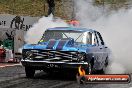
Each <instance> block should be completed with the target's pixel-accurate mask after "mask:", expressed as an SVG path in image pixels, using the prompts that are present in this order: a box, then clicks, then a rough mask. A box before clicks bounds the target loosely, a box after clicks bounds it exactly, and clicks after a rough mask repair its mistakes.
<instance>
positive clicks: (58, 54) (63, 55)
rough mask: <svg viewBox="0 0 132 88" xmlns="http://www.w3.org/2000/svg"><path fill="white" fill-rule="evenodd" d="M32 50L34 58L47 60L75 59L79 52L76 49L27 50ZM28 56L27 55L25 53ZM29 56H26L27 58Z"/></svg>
mask: <svg viewBox="0 0 132 88" xmlns="http://www.w3.org/2000/svg"><path fill="white" fill-rule="evenodd" d="M29 51H31V52H32V57H31V58H30V59H32V60H35V61H36V60H38V61H39V60H45V61H53V62H54V61H64V62H69V61H74V60H73V58H77V52H75V51H53V50H26V51H24V52H23V54H26V52H29ZM23 56H26V55H23ZM27 57H28V56H26V57H24V58H27Z"/></svg>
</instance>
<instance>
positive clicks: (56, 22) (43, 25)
mask: <svg viewBox="0 0 132 88" xmlns="http://www.w3.org/2000/svg"><path fill="white" fill-rule="evenodd" d="M67 26H68V25H67V24H66V23H65V22H64V21H63V20H61V19H60V18H53V15H50V16H49V17H42V18H40V19H39V20H38V22H37V23H35V24H34V25H33V27H32V28H30V29H29V30H28V31H27V33H26V35H25V41H26V43H28V44H36V43H38V41H39V40H40V39H41V37H42V35H43V33H44V32H45V30H46V29H47V28H54V27H67Z"/></svg>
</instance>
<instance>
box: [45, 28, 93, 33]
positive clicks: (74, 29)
mask: <svg viewBox="0 0 132 88" xmlns="http://www.w3.org/2000/svg"><path fill="white" fill-rule="evenodd" d="M47 30H53V31H59V30H63V31H81V32H86V31H88V32H95V30H93V29H88V28H79V27H55V28H48V29H47Z"/></svg>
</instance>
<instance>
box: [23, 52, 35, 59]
mask: <svg viewBox="0 0 132 88" xmlns="http://www.w3.org/2000/svg"><path fill="white" fill-rule="evenodd" d="M22 56H23V59H26V58H27V59H32V58H33V52H32V51H26V50H25V51H23V52H22Z"/></svg>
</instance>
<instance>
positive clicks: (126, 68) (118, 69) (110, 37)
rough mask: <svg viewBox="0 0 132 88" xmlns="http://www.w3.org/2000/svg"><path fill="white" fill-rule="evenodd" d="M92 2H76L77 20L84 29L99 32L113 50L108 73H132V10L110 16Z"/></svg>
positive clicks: (84, 0) (78, 0)
mask: <svg viewBox="0 0 132 88" xmlns="http://www.w3.org/2000/svg"><path fill="white" fill-rule="evenodd" d="M89 2H92V0H76V5H75V8H77V9H76V19H78V20H79V21H80V24H81V26H82V27H87V28H90V29H91V28H92V29H95V30H98V31H99V32H100V33H101V34H102V36H103V38H104V41H105V43H106V45H108V47H109V48H110V49H111V50H112V54H113V58H112V59H113V62H112V64H111V65H110V66H109V67H108V69H107V73H115V74H119V73H132V68H131V64H132V54H131V50H132V29H131V28H132V9H129V10H124V9H121V10H120V11H118V12H113V13H111V14H110V15H107V16H106V15H105V13H102V12H103V10H102V8H99V7H95V6H93V5H92V4H91V3H89Z"/></svg>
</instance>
